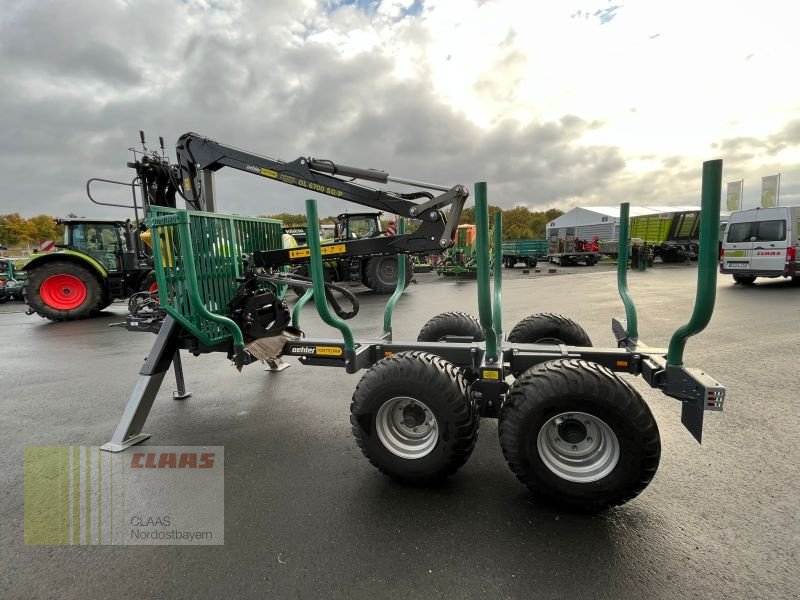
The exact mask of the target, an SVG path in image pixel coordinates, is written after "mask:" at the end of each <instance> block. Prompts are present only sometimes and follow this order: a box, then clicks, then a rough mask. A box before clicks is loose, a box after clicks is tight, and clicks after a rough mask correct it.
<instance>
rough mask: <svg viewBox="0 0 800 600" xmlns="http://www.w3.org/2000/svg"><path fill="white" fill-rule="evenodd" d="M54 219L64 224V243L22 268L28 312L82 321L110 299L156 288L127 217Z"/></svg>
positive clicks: (149, 258) (147, 255)
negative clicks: (123, 219) (121, 218)
mask: <svg viewBox="0 0 800 600" xmlns="http://www.w3.org/2000/svg"><path fill="white" fill-rule="evenodd" d="M58 222H59V223H62V224H63V225H64V243H63V244H59V245H58V250H57V251H56V252H51V253H47V254H38V255H34V256H33V258H31V260H30V261H29V262H28V263H27V264H26V265H25V266H24V267H23V271H25V272H26V273H27V279H26V282H25V289H24V295H25V301H26V302H27V304H28V314H33V313H36V314H38V315H39V316H41V317H45V318H47V319H51V320H53V321H70V320H73V319H83V318H85V317H88V316H91V315H93V314H96V313H98V312H99V311H101V310H103V309H104V308H106V307H107V306H108V305H110V304H111V302H113V301H114V300H117V299H123V298H127V297H128V296H130V295H132V294H134V293H136V292H141V291H150V292H152V291H154V290H155V289H156V288H155V285H156V284H155V275H154V273H153V261H152V255H151V253H150V251H149V248H147V247H146V245H145V244H144V243H143V241H142V239H141V238H140V236H139V232H138V230H137V229H136V227H135V226H134V225H133V224H132V223H131V221H130V220H126V221H119V220H97V219H61V220H59V221H58Z"/></svg>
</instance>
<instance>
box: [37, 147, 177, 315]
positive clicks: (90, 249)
mask: <svg viewBox="0 0 800 600" xmlns="http://www.w3.org/2000/svg"><path fill="white" fill-rule="evenodd" d="M139 135H140V139H141V142H142V147H143V153H141V156H138V154H139V153H138V151H136V150H133V149H131V150H133V152H134V162H131V163H128V166H129V167H131V168H133V169H135V170H136V176H135V177H134V178H133V180H132V181H129V182H125V181H114V180H110V179H101V178H97V177H95V178H92V179H90V180H89V181H87V182H86V194H87V196H88V197H89V200H91V201H92V202H93V203H95V204H98V205H101V206H111V207H115V208H125V209H130V210H132V211H133V215H132V216H133V221H132V220H131V219H130V218H128V219H124V220H122V219H111V220H103V219H84V218H70V219H59V221H58V222H59V223H60V224H63V225H64V240H63V243H61V244H57V251H56V252H49V253H46V254H39V255H37V256H34V257H33V258H32V259H31V260H30V261H29V262H28V263H27V264H26V265H25V266H24V267H23V269H24V271H25V273H26V274H27V280H26V282H25V300H26V302H27V304H28V314H34V313H35V314H38V315H39V316H41V317H45V318H47V319H51V320H53V321H69V320H73V319H83V318H85V317H89V316H91V315H94V314H96V313H98V312H99V311H101V310H103V309H104V308H106V307H108V306H109V305H110V304H111V303H112V302H113V301H114V300H121V299H124V298H128V297H129V296H131V295H133V294H136V293H139V292H145V293H149V292H153V291H155V273H154V271H153V257H152V252H151V251H150V248H149V246H148V242H149V235H148V233H147V231H146V228H144V227H142V226H141V225H142V223H141V219H140V211H141V218H142V219H143V218H145V217H146V216H147V215H148V214H149V210H150V207H151V206H166V207H173V208H174V207H175V194H174V189H175V184H176V183H177V179H176V178H175V173H174V169H173V167H171V166H170V164H169V161H168V160H167V158H166V156H165V154H164V141H163V138H160V141H161V153H160V154H159V153H158V152H157V151H153V152H149V153H148V152H147V148H146V146H145V139H144V133H143V132H139ZM93 183H103V184H107V185H116V186H122V187H125V188H129V189H130V193H131V197H132V200H131V204H117V203H109V202H100V201H98V200H96V199H95V198H94V197H93V195H92V184H93ZM137 192H138V193H139V195H140V197H141V203H140V202H139V200H138V199H137Z"/></svg>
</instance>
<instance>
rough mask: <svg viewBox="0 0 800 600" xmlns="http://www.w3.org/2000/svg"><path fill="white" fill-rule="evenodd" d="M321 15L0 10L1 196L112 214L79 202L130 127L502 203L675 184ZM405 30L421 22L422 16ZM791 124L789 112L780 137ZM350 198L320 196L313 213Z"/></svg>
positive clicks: (150, 0)
mask: <svg viewBox="0 0 800 600" xmlns="http://www.w3.org/2000/svg"><path fill="white" fill-rule="evenodd" d="M346 10H351V13H348V14H345V11H346ZM357 13H358V11H355V10H352V7H350V9H347V8H346V7H345V8H340V9H337V10H336V11H335V12H334V14H333V15H332V16H331V19H339V20H340V21H341V22H342V23H347V24H348V25H347V27H365V28H366V27H369V23H368V21H365V20H364V19H365V17H364V16H363V15H360V14H357ZM48 15H49V17H48ZM326 18H327V17H326V16H325V14H324V13H320V11H319V7H318V6H317V5H316V4H314V3H313V2H310V0H309V1H306V2H298V3H286V2H281V1H278V0H274V1H272V2H253V3H252V4H247V3H239V2H233V1H231V2H230V3H227V2H224V3H222V2H220V3H216V4H215V5H214V6H213V7H211V8H209V7H208V6H207V5H206V4H205V3H201V2H188V3H187V2H175V3H168V2H161V1H158V2H157V1H156V0H139V1H137V2H131V3H125V2H121V1H111V0H94V1H93V2H89V1H84V2H80V3H66V2H52V3H50V4H47V3H42V2H31V3H22V4H20V5H19V7H18V8H17V9H16V10H14V11H12V13H10V14H7V15H6V16H5V17H3V18H2V20H1V21H0V40H2V42H1V43H0V44H1V45H0V53H2V56H0V58H2V62H1V63H0V85H2V88H3V90H4V93H3V94H2V95H1V96H0V114H2V115H3V117H2V118H3V131H4V135H3V136H2V138H0V164H2V174H1V175H2V177H3V182H4V185H3V192H2V197H0V212H11V211H19V212H22V213H23V214H26V215H32V214H36V213H41V212H46V213H51V214H66V213H69V212H76V213H78V214H87V215H88V214H92V215H95V214H96V215H107V214H109V213H108V211H104V210H103V209H99V208H96V207H94V206H92V205H90V204H89V203H88V201H87V200H86V198H85V194H84V183H85V181H86V179H88V178H89V177H105V178H111V179H122V180H129V179H130V178H131V177H132V175H133V173H132V171H130V170H127V169H126V168H125V162H126V161H127V160H129V159H130V158H129V154H128V152H127V148H129V147H130V146H131V145H133V144H134V143H135V142H137V137H138V130H139V129H144V130H145V131H146V132H147V133H148V134H149V136H150V145H151V147H153V146H155V140H156V138H157V136H158V135H163V136H164V138H165V140H166V141H167V144H168V148H169V149H171V148H172V146H173V144H174V142H175V141H176V140H177V138H178V137H179V135H180V134H182V133H184V132H186V131H197V132H199V133H201V134H204V135H207V136H209V137H212V138H215V139H217V140H220V141H223V142H226V143H230V144H231V145H235V146H238V147H242V148H246V149H248V150H252V151H255V152H258V153H260V154H265V155H268V156H272V157H274V158H281V159H284V160H293V159H295V158H297V157H298V156H309V155H312V156H316V157H319V158H329V159H331V160H334V161H338V162H340V163H343V164H349V165H354V166H361V167H372V168H379V169H384V170H387V171H389V172H390V173H392V174H394V175H397V176H400V177H406V178H411V179H417V180H423V181H432V182H437V183H441V184H448V185H449V184H456V183H462V184H466V185H469V186H470V187H471V185H472V183H474V182H475V181H488V182H489V185H490V188H489V189H490V201H491V202H492V203H493V204H498V205H501V206H506V207H511V206H514V205H518V204H525V205H528V206H530V207H534V208H546V207H551V206H556V205H560V206H562V207H564V206H566V204H568V203H573V204H574V203H575V202H579V201H582V202H585V203H595V204H609V203H615V202H619V201H623V200H635V199H636V198H638V197H639V196H641V197H643V198H644V197H647V198H650V197H651V196H652V195H653V194H658V192H657V191H655V190H656V189H657V185H662V184H663V185H666V186H667V188H669V186H670V185H671V183H670V177H672V176H670V175H669V174H668V172H667V171H666V170H665V174H664V175H663V176H661V175H659V176H657V177H655V178H654V179H650V178H648V179H647V180H639V179H638V178H637V176H633V175H629V174H626V173H625V172H624V168H625V160H624V158H623V156H622V153H621V152H620V150H619V148H617V147H614V146H605V145H587V144H585V143H584V142H583V141H582V140H583V136H584V135H585V134H586V133H588V132H589V131H592V130H595V129H598V128H600V127H602V123H600V122H597V121H589V120H585V119H583V118H581V116H580V115H564V116H562V117H561V118H559V119H557V120H554V121H546V122H533V123H524V124H523V123H519V122H517V121H514V120H511V119H504V120H501V121H499V122H497V123H494V124H493V125H492V126H491V127H490V128H488V129H484V128H480V127H478V126H477V125H475V124H474V123H473V122H472V121H470V120H469V119H468V118H467V117H466V116H465V115H464V114H462V113H460V112H458V111H457V110H454V109H453V108H451V107H450V106H448V105H447V104H445V103H444V102H443V101H442V100H441V99H440V98H439V97H437V95H436V93H435V92H434V86H433V85H432V83H431V81H430V80H429V78H427V77H426V76H423V77H421V78H417V79H414V80H401V79H397V78H396V77H394V76H393V75H392V72H393V69H394V63H393V61H392V59H391V57H390V55H389V53H388V52H387V53H383V52H380V51H372V52H365V53H360V54H356V55H354V56H347V57H345V56H343V55H342V54H341V53H340V52H339V51H338V50H337V48H336V47H335V46H334V45H333V44H331V43H328V42H326V41H324V40H325V37H324V36H323V35H322V34H321V33H320V32H323V31H325V28H326V27H327V26H328V25H329V22H328V21H326V20H325V19H326ZM342 31H347V29H343V30H342ZM402 35H405V36H407V37H408V39H414V40H419V41H420V42H423V43H424V41H425V39H426V36H427V34H426V32H425V31H424V30H422V29H421V28H420V27H419V26H418V24H415V23H414V20H411V22H410V23H409V25H408V26H407V27H406V29H405V30H403V32H402ZM501 62H502V63H503V64H501V65H499V67H498V72H500V70H502V69H505V70H509V69H510V72H511V73H512V76H513V73H514V72H518V71H520V70H524V67H525V64H526V63H525V58H524V57H523V56H522V55H519V54H518V53H516V52H515V51H514V50H513V46H512V47H509V49H508V51H507V53H505V54H504V55H503V57H502V58H501ZM487 81H488V80H487ZM796 134H797V131H796V130H795V129H789V128H787V130H785V131H784V132H783V134H782V135H783V138H781V139H782V140H783V141H781V140H779V139H777V138H776V140H775V141H774V143H775V144H778V143H790V142H789V139H790V138H791V137H792V136H794V135H796ZM674 167H675V168H682V165H680V164H678V163H676V164H675V165H674ZM671 168H672V167H671ZM686 169H687V172H688V170H689V167H686ZM698 171H699V167H698V166H697V165H692V168H691V172H692V173H693V174H694V176H695V178H696V176H697V173H698ZM679 176H680V174H679ZM217 177H218V188H219V191H220V206H221V209H222V210H225V211H231V212H239V213H241V214H264V213H275V212H283V211H290V212H300V211H301V210H302V207H303V205H302V202H301V200H302V199H303V198H304V197H305V194H304V193H303V192H301V191H299V190H297V189H294V188H291V187H288V186H281V185H278V184H274V183H268V182H265V181H264V180H263V179H261V178H256V177H252V176H249V175H246V174H242V173H236V172H227V171H224V170H223V171H220V172H219V173H218V175H217ZM673 181H674V177H673ZM696 187H697V189H699V185H697V186H696ZM102 191H103V190H100V192H102ZM123 191H124V190H123ZM108 193H109V194H110V192H108ZM631 196H634V197H633V198H632V197H631ZM109 197H110V196H109ZM115 197H116V198H120V196H119V194H117V195H116V196H115ZM670 200H673V201H674V202H675V203H678V202H681V201H684V200H685V199H684V198H682V197H675V198H665V197H663V193H662V194H661V197H660V198H659V203H661V204H667V203H669V201H670ZM651 203H652V202H651ZM342 208H344V207H343V206H342V205H340V204H336V203H335V202H334V201H332V200H330V199H327V198H320V212H321V213H322V214H323V215H324V214H332V213H335V212H338V211H340V210H341V209H342Z"/></svg>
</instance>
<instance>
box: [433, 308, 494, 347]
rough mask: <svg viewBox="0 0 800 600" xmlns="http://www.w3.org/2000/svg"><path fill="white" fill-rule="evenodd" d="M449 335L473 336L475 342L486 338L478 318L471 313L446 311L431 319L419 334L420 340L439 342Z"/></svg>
mask: <svg viewBox="0 0 800 600" xmlns="http://www.w3.org/2000/svg"><path fill="white" fill-rule="evenodd" d="M448 335H459V336H471V337H472V340H473V341H475V342H482V341H483V340H484V335H483V328H482V327H481V324H480V322H479V321H478V319H476V318H475V317H473V316H472V315H471V314H469V313H464V312H446V313H442V314H440V315H436V316H435V317H433V318H432V319H430V320H429V321H428V322H427V323H425V325H423V326H422V329H420V331H419V335H418V336H417V341H418V342H438V341H439V340H441V339H443V338H444V337H446V336H448Z"/></svg>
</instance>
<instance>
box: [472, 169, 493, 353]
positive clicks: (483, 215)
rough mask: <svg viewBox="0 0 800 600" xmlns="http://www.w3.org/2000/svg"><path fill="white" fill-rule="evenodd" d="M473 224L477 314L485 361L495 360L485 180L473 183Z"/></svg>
mask: <svg viewBox="0 0 800 600" xmlns="http://www.w3.org/2000/svg"><path fill="white" fill-rule="evenodd" d="M475 224H476V225H477V239H476V246H477V263H478V315H479V317H480V322H481V327H483V331H484V335H485V338H486V359H487V362H497V335H496V334H495V331H494V326H493V324H492V298H491V294H490V289H489V209H488V205H487V203H486V182H485V181H481V182H478V183H476V184H475Z"/></svg>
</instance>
